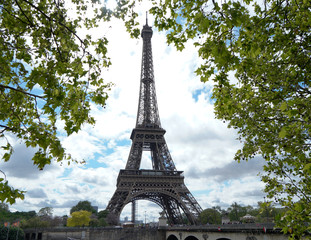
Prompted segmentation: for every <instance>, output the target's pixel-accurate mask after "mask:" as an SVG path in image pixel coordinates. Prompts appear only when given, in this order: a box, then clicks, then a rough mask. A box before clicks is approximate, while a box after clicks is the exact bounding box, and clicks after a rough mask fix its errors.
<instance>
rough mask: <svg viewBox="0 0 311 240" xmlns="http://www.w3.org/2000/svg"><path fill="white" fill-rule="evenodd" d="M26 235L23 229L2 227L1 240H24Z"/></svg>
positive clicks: (0, 230)
mask: <svg viewBox="0 0 311 240" xmlns="http://www.w3.org/2000/svg"><path fill="white" fill-rule="evenodd" d="M8 231H9V232H8ZM24 235H25V234H24V231H23V229H21V228H18V227H4V226H1V227H0V240H24ZM7 237H8V238H7Z"/></svg>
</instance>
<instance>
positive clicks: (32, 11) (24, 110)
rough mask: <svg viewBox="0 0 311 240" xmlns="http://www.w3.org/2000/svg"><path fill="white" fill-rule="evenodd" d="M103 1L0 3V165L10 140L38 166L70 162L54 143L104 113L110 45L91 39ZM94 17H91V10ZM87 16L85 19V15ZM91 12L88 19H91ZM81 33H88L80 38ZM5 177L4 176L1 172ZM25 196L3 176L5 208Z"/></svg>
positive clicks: (21, 0) (0, 181)
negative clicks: (96, 108) (95, 108)
mask: <svg viewBox="0 0 311 240" xmlns="http://www.w3.org/2000/svg"><path fill="white" fill-rule="evenodd" d="M97 2H98V1H96V0H78V1H76V0H75V1H72V3H71V5H70V7H71V9H72V10H71V12H69V11H68V10H67V9H68V6H67V7H66V4H70V1H65V0H58V1H54V0H45V1H41V0H18V1H16V0H6V1H2V2H1V3H0V52H1V54H0V113H1V114H0V143H1V145H0V147H1V155H0V157H1V158H2V161H8V160H9V159H10V157H11V155H12V153H13V150H14V149H13V145H12V141H11V140H12V138H18V139H20V140H22V142H23V143H25V144H26V146H27V147H33V148H35V149H36V150H37V152H36V153H35V155H34V156H33V159H32V160H33V163H34V164H35V165H36V166H37V167H38V168H39V169H43V168H44V166H45V165H46V164H50V163H51V161H52V160H56V161H58V162H62V161H68V164H69V163H70V161H71V156H70V154H69V153H66V152H65V149H64V148H63V147H62V144H61V142H60V140H59V138H58V137H57V135H58V134H57V131H58V130H59V129H57V124H56V123H57V122H58V121H62V123H63V126H64V131H65V133H66V134H67V135H70V134H72V133H75V132H78V131H79V130H80V128H81V126H82V125H83V124H85V123H89V124H94V118H93V117H92V116H90V103H91V102H93V103H95V104H99V105H101V106H104V105H105V103H106V100H107V97H108V95H107V91H108V90H109V89H110V87H111V84H110V83H105V82H104V80H103V78H102V76H101V73H102V69H103V68H105V67H108V66H109V65H110V60H109V58H108V56H107V48H106V46H107V43H108V41H107V39H106V38H105V36H101V37H100V38H99V39H94V38H93V37H92V36H91V35H89V34H88V33H89V32H88V30H90V29H92V28H96V27H97V23H98V22H99V20H100V19H103V20H108V19H107V18H105V17H104V16H102V17H101V18H99V16H98V14H96V11H97V13H99V12H98V7H96V4H97ZM92 9H94V11H95V12H94V14H92V13H91V12H92V11H91V10H92ZM87 11H88V12H87ZM86 12H87V13H86ZM79 29H83V31H84V33H83V34H79ZM0 171H1V170H0ZM16 198H23V192H22V191H19V190H16V189H13V188H11V187H10V186H9V184H8V180H7V179H6V177H5V175H4V177H2V176H0V201H6V202H9V203H11V204H12V203H14V202H15V199H16Z"/></svg>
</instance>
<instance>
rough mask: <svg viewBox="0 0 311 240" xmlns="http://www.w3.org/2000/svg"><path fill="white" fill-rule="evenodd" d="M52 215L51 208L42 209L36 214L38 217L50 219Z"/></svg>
mask: <svg viewBox="0 0 311 240" xmlns="http://www.w3.org/2000/svg"><path fill="white" fill-rule="evenodd" d="M52 215H53V208H51V207H44V208H41V209H40V210H39V212H38V216H39V217H46V216H47V217H52Z"/></svg>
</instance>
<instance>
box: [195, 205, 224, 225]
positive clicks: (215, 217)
mask: <svg viewBox="0 0 311 240" xmlns="http://www.w3.org/2000/svg"><path fill="white" fill-rule="evenodd" d="M200 221H201V223H202V224H207V223H208V224H221V214H220V212H219V211H218V210H217V209H216V208H207V209H204V210H203V211H202V212H201V214H200Z"/></svg>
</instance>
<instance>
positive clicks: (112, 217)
mask: <svg viewBox="0 0 311 240" xmlns="http://www.w3.org/2000/svg"><path fill="white" fill-rule="evenodd" d="M106 222H107V224H108V225H110V226H116V225H118V224H119V218H118V216H117V215H116V214H114V213H112V212H110V213H108V215H107V217H106Z"/></svg>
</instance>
